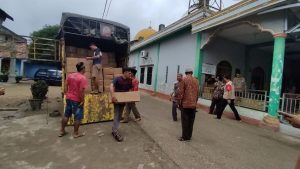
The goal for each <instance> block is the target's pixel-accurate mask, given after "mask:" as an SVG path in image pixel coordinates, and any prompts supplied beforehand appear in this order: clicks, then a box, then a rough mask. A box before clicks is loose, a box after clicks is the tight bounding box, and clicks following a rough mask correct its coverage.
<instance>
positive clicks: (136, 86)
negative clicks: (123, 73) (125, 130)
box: [121, 69, 141, 123]
mask: <svg viewBox="0 0 300 169" xmlns="http://www.w3.org/2000/svg"><path fill="white" fill-rule="evenodd" d="M136 72H137V70H135V69H131V79H132V86H133V88H132V89H131V91H138V90H139V83H140V82H139V81H138V80H137V79H136V78H135V75H136ZM131 110H132V112H133V115H134V117H135V121H141V115H140V113H139V111H138V109H137V108H136V105H135V102H132V103H127V104H126V111H125V114H124V119H123V120H122V121H121V123H128V121H129V115H130V112H131Z"/></svg>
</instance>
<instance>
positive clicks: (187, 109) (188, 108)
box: [178, 69, 199, 141]
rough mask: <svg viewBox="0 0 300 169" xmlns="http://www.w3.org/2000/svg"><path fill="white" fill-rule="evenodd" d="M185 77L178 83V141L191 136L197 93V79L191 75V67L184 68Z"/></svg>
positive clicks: (188, 138) (189, 138) (187, 139)
mask: <svg viewBox="0 0 300 169" xmlns="http://www.w3.org/2000/svg"><path fill="white" fill-rule="evenodd" d="M185 74H186V77H185V78H183V80H182V82H181V83H180V85H179V91H178V104H179V106H180V107H181V125H182V136H181V137H180V138H179V139H178V140H179V141H189V140H191V138H192V133H193V125H194V120H195V114H196V107H197V101H198V95H199V83H198V80H197V79H196V78H195V77H193V69H186V70H185Z"/></svg>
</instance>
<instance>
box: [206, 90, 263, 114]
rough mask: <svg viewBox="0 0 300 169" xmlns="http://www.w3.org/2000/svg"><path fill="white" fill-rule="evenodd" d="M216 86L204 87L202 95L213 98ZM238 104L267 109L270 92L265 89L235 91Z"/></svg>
mask: <svg viewBox="0 0 300 169" xmlns="http://www.w3.org/2000/svg"><path fill="white" fill-rule="evenodd" d="M213 91H214V87H204V88H203V92H202V94H201V97H202V98H203V99H207V100H211V98H212V94H213ZM235 96H236V100H235V103H236V105H237V106H240V107H246V108H250V109H255V110H259V111H266V107H267V98H268V92H267V91H264V90H247V91H244V92H235Z"/></svg>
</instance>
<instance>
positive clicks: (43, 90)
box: [30, 80, 48, 100]
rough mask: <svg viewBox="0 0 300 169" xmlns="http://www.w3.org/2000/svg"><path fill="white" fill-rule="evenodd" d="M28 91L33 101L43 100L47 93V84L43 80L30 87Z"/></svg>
mask: <svg viewBox="0 0 300 169" xmlns="http://www.w3.org/2000/svg"><path fill="white" fill-rule="evenodd" d="M30 90H31V93H32V97H33V99H41V100H44V99H45V97H46V94H47V93H48V84H47V83H46V82H45V81H44V80H39V81H37V82H35V83H34V84H32V85H31V88H30Z"/></svg>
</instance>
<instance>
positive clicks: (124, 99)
mask: <svg viewBox="0 0 300 169" xmlns="http://www.w3.org/2000/svg"><path fill="white" fill-rule="evenodd" d="M114 96H115V97H116V99H117V102H118V103H128V102H139V101H140V100H141V98H140V92H138V91H134V92H115V93H114Z"/></svg>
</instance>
